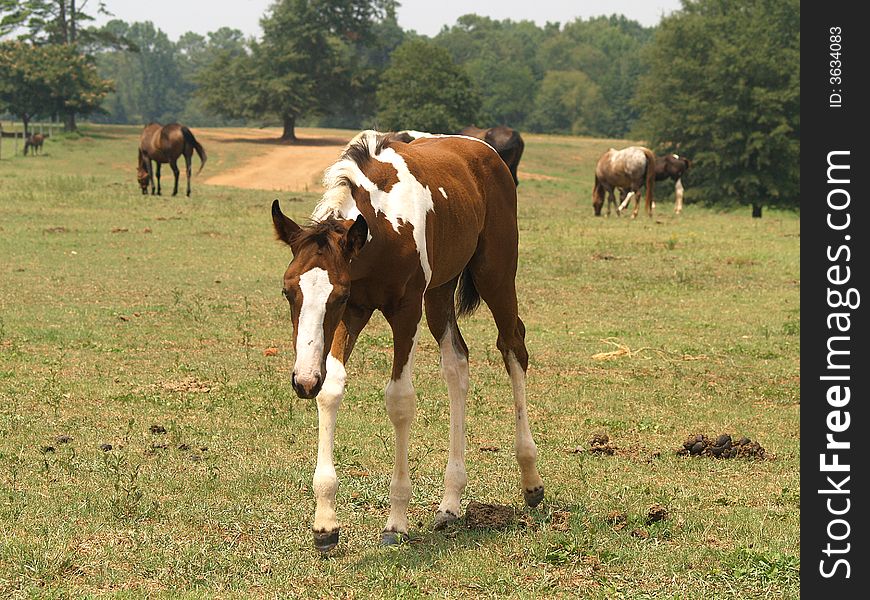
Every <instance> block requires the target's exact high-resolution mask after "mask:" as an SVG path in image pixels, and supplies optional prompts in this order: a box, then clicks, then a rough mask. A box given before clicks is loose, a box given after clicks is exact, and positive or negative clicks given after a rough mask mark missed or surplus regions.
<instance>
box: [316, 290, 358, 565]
mask: <svg viewBox="0 0 870 600" xmlns="http://www.w3.org/2000/svg"><path fill="white" fill-rule="evenodd" d="M371 314H372V313H371V311H368V310H361V309H357V308H356V307H352V306H348V307H347V308H346V309H345V312H344V317H343V319H342V322H341V323H339V325H338V329H336V331H335V337H333V340H332V346H331V347H330V349H329V356H327V358H326V379H325V380H324V381H323V387H321V388H320V393H319V394H317V420H318V436H317V466H316V467H315V469H314V480H313V482H312V488H313V489H314V499H315V502H316V508H315V509H314V523H313V525H312V530H313V531H314V547H315V548H317V549H318V550H319V551H320V552H323V553H326V552H329V551H330V550H332V549H333V548H335V546H336V544H338V531H339V526H338V520H337V519H336V515H335V492H336V491H337V490H338V477H337V476H336V474H335V463H334V461H333V447H334V444H335V418H336V415H337V414H338V407H339V405H340V404H341V400H342V398H344V388H345V383H346V381H347V371H346V370H345V367H344V365H345V364H346V363H347V360H348V359H349V358H350V353H351V352H352V351H353V346H354V343H355V342H356V338H357V336H358V335H359V332H360V331H362V328H363V327H365V325H366V323H368V320H369V318H370V317H371Z"/></svg>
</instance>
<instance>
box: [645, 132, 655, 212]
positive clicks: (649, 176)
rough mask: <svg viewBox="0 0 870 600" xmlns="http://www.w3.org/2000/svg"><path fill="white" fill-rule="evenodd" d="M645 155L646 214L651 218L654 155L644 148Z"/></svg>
mask: <svg viewBox="0 0 870 600" xmlns="http://www.w3.org/2000/svg"><path fill="white" fill-rule="evenodd" d="M643 153H644V154H645V155H646V214H648V215H649V216H652V205H653V188H654V187H655V185H656V155H655V154H654V153H653V151H652V150H650V149H648V148H644V150H643Z"/></svg>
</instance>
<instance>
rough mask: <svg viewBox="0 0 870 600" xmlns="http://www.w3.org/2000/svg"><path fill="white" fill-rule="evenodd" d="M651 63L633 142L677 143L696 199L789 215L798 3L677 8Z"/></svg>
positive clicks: (793, 185) (793, 199)
mask: <svg viewBox="0 0 870 600" xmlns="http://www.w3.org/2000/svg"><path fill="white" fill-rule="evenodd" d="M674 48H680V52H674V51H673V49H674ZM649 56H650V71H649V74H648V75H647V76H645V77H644V78H643V80H642V82H641V84H640V86H639V91H638V96H637V99H636V103H637V106H638V107H639V109H640V110H641V112H642V115H643V116H642V118H641V119H640V121H638V124H639V126H638V129H637V133H638V134H639V135H641V136H643V137H645V138H646V139H648V140H649V141H650V143H651V144H653V145H654V146H657V147H659V148H661V149H668V150H671V151H672V150H673V146H670V147H667V146H669V145H670V144H673V143H675V142H677V143H679V150H680V153H683V154H686V155H687V156H690V157H691V158H692V159H693V161H694V164H693V167H692V181H693V187H694V188H695V189H697V190H698V196H699V197H702V198H704V199H705V201H707V202H710V203H713V202H716V203H735V202H738V203H741V204H751V205H752V206H753V208H754V211H753V212H754V214H756V215H758V216H760V214H761V206H763V205H768V206H771V205H782V206H792V207H796V206H797V205H798V201H799V189H800V169H799V164H800V7H799V1H798V0H697V1H685V0H684V3H683V9H682V10H681V11H679V12H677V13H675V14H673V15H672V16H670V17H668V18H666V19H664V20H663V21H662V23H661V25H660V29H659V31H658V33H657V34H656V37H655V41H654V42H653V44H652V46H651V49H650V53H649ZM666 147H667V148H666Z"/></svg>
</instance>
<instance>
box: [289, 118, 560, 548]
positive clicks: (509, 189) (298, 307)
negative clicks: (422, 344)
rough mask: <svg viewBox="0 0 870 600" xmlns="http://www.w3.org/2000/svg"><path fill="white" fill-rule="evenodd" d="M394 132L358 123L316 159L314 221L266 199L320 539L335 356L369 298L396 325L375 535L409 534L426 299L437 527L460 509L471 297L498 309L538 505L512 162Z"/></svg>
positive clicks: (344, 355)
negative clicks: (461, 323) (303, 412)
mask: <svg viewBox="0 0 870 600" xmlns="http://www.w3.org/2000/svg"><path fill="white" fill-rule="evenodd" d="M400 139H401V138H397V137H394V136H389V135H382V134H379V133H377V132H375V131H364V132H362V133H360V134H359V135H357V137H356V138H354V140H352V141H351V143H350V144H349V145H348V146H347V147H346V148H345V150H344V152H343V154H342V155H341V158H340V159H339V160H338V162H336V163H335V164H334V165H332V166H331V167H330V168H329V169H327V170H326V173H325V176H324V184H325V187H326V192H325V193H324V195H323V198H322V200H321V201H320V203H319V204H318V205H317V206H316V207H315V209H314V212H313V214H312V215H311V219H312V221H313V224H311V225H308V226H306V227H300V226H299V225H297V224H296V223H295V222H294V221H292V220H291V219H289V218H288V217H286V216H285V215H284V214H283V213H282V212H281V208H280V206H279V204H278V201H277V200H275V202H273V204H272V221H273V223H274V226H275V231H276V233H277V236H278V238H279V239H280V240H282V241H283V242H285V243H286V244H288V245H289V246H290V248H291V250H292V251H293V260H292V262H291V263H290V265H289V266H288V267H287V270H286V272H285V273H284V289H283V293H284V296H285V297H286V298H287V300H288V301H289V303H290V310H291V319H292V322H293V345H294V348H295V352H296V360H295V364H294V367H293V376H292V384H293V389H294V390H295V392H296V394H297V395H298V396H299V397H300V398H313V397H315V396H316V397H317V410H318V418H319V441H318V450H317V466H316V468H315V471H314V481H313V486H312V489H313V490H314V495H315V498H316V504H317V506H316V510H315V513H314V524H313V530H314V545H315V547H316V548H317V549H318V550H320V551H321V552H328V551H329V550H331V549H332V548H334V547H335V545H336V544H337V543H338V531H339V526H338V521H337V520H336V512H335V492H336V488H337V485H338V482H337V478H336V473H335V466H334V463H333V440H334V435H335V418H336V412H337V411H338V406H339V404H340V402H341V400H342V398H343V396H344V390H345V383H346V380H347V372H346V370H345V364H346V363H347V360H348V358H349V357H350V354H351V351H352V350H353V347H354V343H355V342H356V340H357V336H359V334H360V332H361V331H362V329H363V327H365V325H366V323H368V321H369V319H370V317H371V316H372V313H373V312H374V311H375V310H380V311H381V312H382V313H383V314H384V316H385V317H386V319H387V322H388V323H389V325H390V328H391V329H392V332H393V368H392V374H391V377H390V381H389V383H388V384H387V387H386V390H385V392H384V397H385V401H386V407H387V414H388V416H389V418H390V421H391V422H392V424H393V429H394V432H395V463H394V469H393V477H392V482H391V484H390V515H389V518H388V519H387V521H386V525H385V527H384V531H383V533H382V535H381V543H382V544H395V543H398V542H400V541H402V540H403V539H404V538H406V537H407V535H408V502H409V500H410V499H411V479H410V472H409V465H408V444H409V437H410V428H411V421H412V420H413V419H414V414H415V400H416V395H415V392H414V386H413V383H412V372H413V369H414V353H415V350H416V348H417V340H418V338H419V336H420V329H421V321H422V317H423V311H424V310H425V312H426V322H427V325H428V327H429V330H430V331H431V333H432V335H433V336H434V337H435V339H436V341H437V342H438V344H439V346H440V350H441V372H442V375H443V377H444V379H445V380H446V382H447V393H448V396H449V399H450V428H449V448H450V450H449V457H448V460H447V467H446V470H445V474H444V496H443V498H442V500H441V504H440V506H439V508H438V511H437V512H436V513H435V522H434V526H435V529H441V528H443V527H445V526H446V525H447V524H448V523H451V522H453V521H455V520H456V519H458V518H459V516H460V497H461V495H462V492H463V490H464V489H465V485H466V481H467V478H466V472H465V402H466V396H467V393H468V385H469V372H468V348H467V346H466V345H465V341H464V340H463V338H462V334H461V333H460V332H459V327H458V325H457V321H456V318H457V312H458V314H459V315H462V314H464V313H469V312H471V311H473V310H474V309H475V308H476V307H477V305H478V304H479V302H480V300H481V298H482V299H483V300H484V301H485V302H486V303H487V305H488V306H489V308H490V310H491V312H492V315H493V318H494V319H495V323H496V326H497V328H498V342H497V344H496V345H497V347H498V349H499V350H500V352H501V355H502V359H503V361H504V365H505V368H506V369H507V372H508V375H509V376H510V380H511V384H512V388H513V397H514V409H515V413H516V415H515V420H514V424H515V427H516V442H515V450H516V458H517V461H518V463H519V467H520V472H521V486H522V489H523V494H524V498H525V502H526V504H528V505H529V506H536V505H537V504H538V503H540V502H541V500H542V499H543V497H544V485H543V481H542V480H541V477H540V475H539V474H538V470H537V467H536V466H535V461H536V456H537V449H536V447H535V443H534V441H533V439H532V434H531V429H530V427H529V417H528V410H527V407H526V369H527V367H528V360H529V355H528V352H527V350H526V345H525V341H524V339H525V327H524V325H523V322H522V320H520V318H519V316H518V314H517V295H516V285H515V277H516V272H517V260H518V258H517V245H518V229H517V193H516V186H515V185H514V183H513V181H512V180H511V175H510V171H509V170H508V168H507V167H506V166H505V164H504V162H503V161H502V160H501V159H500V158H499V156H498V154H496V153H495V152H494V151H493V149H492V148H491V147H489V146H488V145H487V144H486V143H484V142H482V141H479V140H477V139H472V138H468V137H461V136H432V135H429V136H426V137H421V138H419V139H414V140H413V141H412V142H411V143H405V142H402V141H400ZM457 287H458V294H457ZM454 295H458V299H457V300H456V305H454Z"/></svg>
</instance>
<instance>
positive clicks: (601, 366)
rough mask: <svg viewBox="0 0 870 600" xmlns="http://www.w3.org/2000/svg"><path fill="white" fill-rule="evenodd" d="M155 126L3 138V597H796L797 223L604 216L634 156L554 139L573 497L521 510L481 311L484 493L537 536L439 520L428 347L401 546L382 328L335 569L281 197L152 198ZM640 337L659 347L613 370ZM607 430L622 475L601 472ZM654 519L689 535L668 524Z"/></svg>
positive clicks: (542, 379) (475, 387)
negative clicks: (273, 214) (711, 439)
mask: <svg viewBox="0 0 870 600" xmlns="http://www.w3.org/2000/svg"><path fill="white" fill-rule="evenodd" d="M137 135H138V128H123V127H87V128H85V134H84V135H83V136H70V137H64V136H56V137H55V138H52V139H50V140H49V141H47V142H46V146H45V154H46V155H45V156H44V157H42V158H30V157H28V158H24V157H18V156H16V157H12V156H11V155H10V154H11V153H7V147H8V146H7V145H6V144H8V142H9V140H4V148H3V159H2V161H0V256H2V261H0V596H3V597H7V596H11V597H58V598H61V597H82V596H87V595H94V596H102V595H115V596H118V597H143V596H148V597H155V598H179V597H180V598H201V597H274V596H290V597H297V596H298V597H312V598H315V597H324V596H326V597H358V598H365V597H395V598H413V597H455V598H467V597H475V598H495V597H518V598H544V597H548V598H549V597H554V598H555V597H566V598H567V597H580V598H686V597H698V596H699V595H700V594H701V593H703V595H705V596H709V597H717V598H719V597H723V598H797V597H798V594H799V582H798V567H799V562H798V560H799V559H798V555H799V517H800V501H799V495H798V489H799V481H800V480H799V471H798V469H799V467H798V465H799V458H800V455H799V427H798V423H799V419H798V416H799V415H798V413H799V408H800V406H799V403H800V395H799V383H800V382H799V377H798V372H799V350H800V335H799V334H800V304H799V286H800V281H799V278H800V275H799V264H798V263H799V237H798V232H799V225H800V222H799V218H798V216H796V215H794V214H790V213H781V212H776V211H773V210H767V211H765V216H764V218H763V219H760V220H757V219H756V220H753V219H751V218H750V216H749V210H748V209H745V210H739V211H736V212H717V211H715V210H710V209H705V208H701V207H699V206H697V205H688V206H687V207H686V209H685V211H684V214H683V215H682V216H680V217H675V216H674V215H673V213H672V205H670V204H667V203H661V202H660V203H659V205H658V214H657V216H656V219H654V220H649V219H646V218H638V219H637V220H635V221H632V220H630V219H627V218H616V217H612V218H610V219H606V218H599V219H596V218H594V217H593V216H592V207H591V193H590V191H591V173H592V170H593V165H594V161H595V159H596V158H597V156H598V154H599V153H600V152H601V151H602V150H604V149H606V148H607V147H609V146H611V145H619V144H621V143H622V142H621V141H619V140H585V139H582V138H560V137H545V136H540V137H538V136H530V139H529V140H528V141H527V145H526V155H525V156H524V158H523V163H522V165H521V185H520V188H519V196H520V228H521V248H520V272H519V279H518V287H519V293H520V310H521V315H522V317H523V319H524V321H525V323H526V325H527V328H528V336H527V342H528V346H529V351H530V355H531V365H530V371H529V383H528V387H529V396H530V412H531V415H532V428H533V433H534V435H535V439H536V441H537V443H538V448H539V457H540V458H539V467H540V470H541V472H542V475H543V477H544V480H545V484H546V486H547V492H546V493H547V496H546V500H545V502H544V504H543V505H542V507H541V508H539V509H537V510H528V509H522V508H521V507H522V499H521V494H520V492H519V484H518V469H517V467H516V464H515V461H514V460H513V457H512V450H511V449H512V447H513V442H512V436H513V417H512V402H511V399H510V383H509V381H508V378H507V376H506V375H505V373H504V369H503V366H502V364H501V358H500V356H499V354H498V351H497V350H496V349H495V336H496V333H495V328H494V326H493V324H492V321H491V319H490V317H489V314H488V311H487V310H486V308H485V307H484V308H482V309H481V310H480V311H479V312H478V313H477V314H475V315H474V316H473V317H471V318H469V319H467V320H466V321H463V322H462V323H461V326H462V329H463V334H464V337H465V339H466V340H467V341H468V344H469V346H470V350H471V369H472V383H471V392H470V394H469V410H468V452H467V461H468V472H469V486H468V489H467V491H466V494H465V499H466V500H470V499H474V500H478V501H481V502H493V503H500V504H510V505H513V506H515V507H516V508H517V509H519V510H523V512H524V517H523V519H522V522H523V525H522V526H517V527H514V528H511V529H509V530H507V531H471V530H465V529H462V528H457V529H455V530H454V531H452V532H448V534H443V533H435V532H432V531H431V530H430V527H429V523H430V519H431V516H432V513H433V510H434V508H435V506H436V505H437V502H438V501H439V500H440V494H441V486H442V474H443V469H444V464H445V461H446V455H447V449H446V445H447V444H446V434H447V410H448V407H447V401H446V388H445V386H444V384H443V383H442V381H441V379H440V372H439V368H438V355H437V346H436V344H435V343H434V341H432V340H431V339H429V338H428V337H427V338H423V339H422V341H421V343H420V348H419V354H418V358H417V361H416V362H417V369H416V373H415V384H416V387H417V395H418V413H417V419H416V421H415V423H414V427H413V434H412V435H413V437H412V447H411V468H412V471H413V473H412V482H413V484H414V495H413V498H412V502H411V509H410V517H411V522H412V524H413V527H414V530H413V532H412V533H414V534H415V535H417V536H419V542H418V543H415V544H411V545H408V546H403V547H400V548H393V549H383V548H379V547H378V546H377V540H378V534H379V532H380V529H381V527H382V526H383V523H384V521H385V519H386V515H387V506H388V486H389V479H390V473H391V467H392V431H391V427H390V425H389V420H388V419H387V418H386V415H385V412H384V409H383V397H382V391H383V387H384V385H385V383H386V379H387V377H388V373H389V365H390V360H391V344H390V336H389V331H388V328H387V326H386V324H385V322H384V320H383V319H382V318H380V317H376V318H375V319H373V321H372V323H371V324H370V325H369V327H368V328H367V329H366V330H365V331H364V333H363V335H362V336H361V339H360V341H359V343H358V345H357V348H356V350H355V352H354V356H353V357H352V359H351V361H350V364H349V369H348V370H349V386H348V392H347V396H346V400H345V402H344V404H343V406H342V409H341V411H340V413H339V422H338V433H337V439H336V462H337V469H338V473H339V480H340V485H339V492H338V515H339V520H340V522H341V524H342V540H341V546H340V549H339V550H338V551H337V552H336V553H335V555H334V556H333V557H332V558H330V559H329V560H322V559H321V558H319V557H318V556H317V555H316V553H315V552H314V551H313V549H312V548H311V539H310V538H311V535H310V531H309V525H310V520H311V518H312V516H313V495H312V492H311V483H310V482H311V476H312V472H313V467H314V460H315V449H316V436H317V425H316V424H317V415H316V409H315V406H314V404H313V402H312V401H304V400H299V399H297V398H296V397H295V395H294V394H293V393H292V390H291V388H290V385H289V373H288V371H289V366H290V364H291V359H292V348H291V347H290V343H291V329H290V319H289V310H288V309H287V306H286V303H285V302H284V300H283V299H282V298H281V295H280V282H281V276H282V274H283V270H284V267H285V266H286V263H287V262H288V261H289V259H290V255H289V253H288V251H287V249H286V248H284V247H282V246H281V245H280V244H279V243H278V242H276V241H275V240H274V236H273V233H272V231H271V221H270V216H269V205H270V202H271V200H272V198H273V195H272V194H270V193H268V192H257V191H250V190H237V189H231V188H221V187H211V186H205V185H203V184H202V183H201V179H199V180H198V179H196V178H195V179H194V181H193V196H192V197H191V198H190V199H186V198H183V197H177V198H170V197H160V198H153V197H150V196H148V197H144V196H142V195H140V193H139V192H138V189H137V186H136V182H135V174H134V167H135V164H134V162H133V152H134V149H135V143H136V137H137ZM208 151H209V165H208V166H207V167H206V169H209V168H210V167H211V166H212V165H221V166H220V168H231V167H232V166H234V165H237V164H241V163H242V162H243V161H244V160H245V159H246V157H249V156H251V155H253V153H257V152H262V151H263V148H262V146H261V145H257V144H229V143H227V144H219V145H218V144H215V145H213V146H212V147H209V148H208ZM523 170H526V171H529V172H532V173H537V174H540V175H546V176H548V177H551V179H531V178H528V179H523V178H522V171H523ZM204 174H205V172H204ZM291 196H292V197H296V198H301V201H296V202H285V203H284V204H282V206H283V208H284V209H285V211H286V212H288V214H290V216H292V217H294V218H303V219H304V218H305V217H306V216H307V215H308V213H309V212H310V210H311V208H312V207H313V204H314V202H315V201H316V199H317V198H316V196H315V195H313V194H295V193H294V194H286V195H282V199H285V198H286V199H288V200H289V198H290V197H291ZM686 198H687V200H688V201H691V199H692V189H691V188H688V189H687V191H686ZM605 340H609V341H610V342H613V344H611V343H608V342H607V341H605ZM614 344H622V345H623V346H625V347H628V348H629V349H630V350H631V351H632V354H630V355H623V356H620V357H617V358H614V359H613V360H601V361H599V360H593V359H592V358H591V357H592V355H594V354H597V353H602V352H608V351H612V350H614V349H615V348H616V346H615V345H614ZM268 347H276V348H278V349H279V351H280V353H279V355H278V356H277V357H266V356H264V355H263V350H264V349H265V348H268ZM152 425H160V426H163V427H165V429H166V433H165V434H161V433H151V431H150V428H151V426H152ZM600 431H605V432H607V433H608V434H609V435H610V438H611V441H612V442H613V443H615V444H616V445H617V446H618V447H619V450H618V451H617V453H616V454H615V455H614V456H597V455H592V454H590V453H589V452H580V453H574V452H572V450H573V449H574V448H576V447H577V446H583V447H586V446H587V441H588V440H589V438H590V437H591V436H592V434H594V433H596V432H600ZM722 432H729V433H732V434H740V435H747V436H749V437H750V438H752V439H757V440H759V441H760V442H761V444H762V445H763V446H764V447H765V448H766V449H767V450H768V452H769V454H771V455H772V456H773V459H772V460H766V461H760V462H749V461H743V460H728V461H725V460H723V461H715V460H709V459H686V458H681V457H678V456H676V455H675V453H674V450H675V449H676V448H677V447H679V446H680V444H681V443H682V441H683V439H684V438H685V437H686V436H687V435H688V434H692V433H705V434H707V435H718V434H719V433H722ZM62 435H66V436H70V437H71V438H72V440H71V441H70V442H68V443H59V442H58V441H57V438H58V436H62ZM101 444H111V445H112V446H113V449H112V450H111V451H108V452H104V451H103V450H101V449H100V445H101ZM48 446H51V447H52V448H53V451H52V450H49V449H48V448H47V447H48ZM481 446H495V447H497V448H500V451H498V452H481V451H480V450H479V448H480V447H481ZM655 503H659V504H662V505H663V506H665V507H666V508H667V510H668V514H669V517H668V519H666V520H665V521H661V522H658V523H653V524H652V525H646V523H645V516H646V511H647V509H648V508H649V506H650V505H652V504H655ZM614 510H618V511H621V512H623V513H625V514H626V515H627V520H626V525H625V526H624V527H621V528H620V527H614V526H613V525H612V524H611V523H610V522H609V521H608V518H607V515H608V513H610V512H611V511H614ZM565 513H567V517H566V516H565ZM565 519H567V520H565ZM637 530H642V531H643V532H645V533H646V534H648V537H643V534H640V533H635V534H634V535H633V534H632V532H637ZM699 590H703V592H699Z"/></svg>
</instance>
